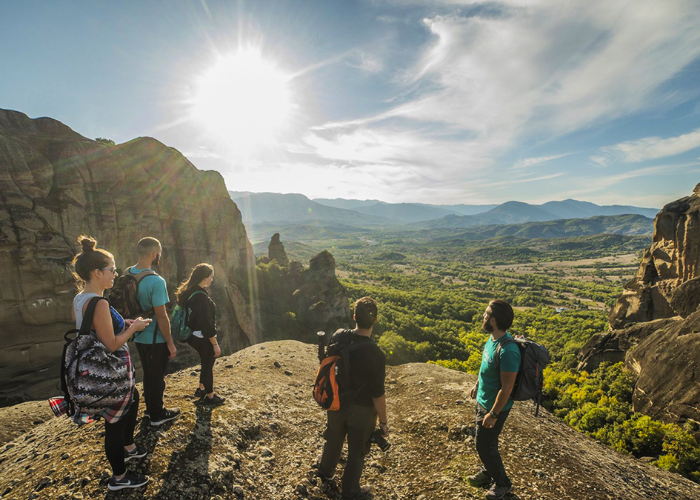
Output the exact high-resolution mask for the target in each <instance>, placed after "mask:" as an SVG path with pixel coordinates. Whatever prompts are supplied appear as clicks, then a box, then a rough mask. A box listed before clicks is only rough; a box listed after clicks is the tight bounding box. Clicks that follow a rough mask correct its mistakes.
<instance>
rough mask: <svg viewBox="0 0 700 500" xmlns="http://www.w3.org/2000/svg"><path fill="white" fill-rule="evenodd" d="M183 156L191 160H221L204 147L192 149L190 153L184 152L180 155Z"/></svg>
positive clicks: (217, 155) (218, 155)
mask: <svg viewBox="0 0 700 500" xmlns="http://www.w3.org/2000/svg"><path fill="white" fill-rule="evenodd" d="M182 155H183V156H185V157H187V158H189V159H192V158H217V159H219V158H221V155H220V154H218V153H215V152H214V151H210V150H208V149H207V148H205V147H204V146H200V147H199V148H197V149H194V150H192V151H185V152H184V153H182Z"/></svg>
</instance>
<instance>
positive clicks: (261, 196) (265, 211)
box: [233, 193, 391, 226]
mask: <svg viewBox="0 0 700 500" xmlns="http://www.w3.org/2000/svg"><path fill="white" fill-rule="evenodd" d="M233 201H234V202H235V203H236V205H238V208H239V210H240V211H241V214H242V215H243V222H244V223H245V224H246V226H247V225H249V224H252V223H261V222H281V221H285V222H290V223H300V222H301V223H308V222H314V221H319V222H327V223H334V224H347V225H350V226H377V225H383V224H390V223H391V221H389V220H387V219H380V218H378V217H372V216H371V215H365V214H361V213H359V212H353V211H352V210H344V209H342V208H334V207H328V206H326V205H321V204H320V203H316V202H315V201H311V200H310V199H308V198H307V197H306V196H304V195H303V194H279V193H249V194H247V195H244V196H242V197H239V198H235V199H234V200H233Z"/></svg>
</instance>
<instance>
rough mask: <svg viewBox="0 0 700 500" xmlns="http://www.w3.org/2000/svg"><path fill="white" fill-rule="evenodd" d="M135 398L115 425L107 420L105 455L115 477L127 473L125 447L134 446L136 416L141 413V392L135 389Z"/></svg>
mask: <svg viewBox="0 0 700 500" xmlns="http://www.w3.org/2000/svg"><path fill="white" fill-rule="evenodd" d="M133 398H134V399H133V402H132V403H131V406H130V407H129V411H128V412H126V415H123V416H122V418H120V419H119V420H118V421H117V422H115V423H113V424H110V423H109V422H107V421H106V420H105V454H106V455H107V460H109V465H111V466H112V474H114V475H115V476H121V475H122V474H124V473H125V472H126V465H124V447H125V446H130V445H132V444H134V429H135V428H136V415H137V414H138V412H139V391H137V390H136V389H134V396H133Z"/></svg>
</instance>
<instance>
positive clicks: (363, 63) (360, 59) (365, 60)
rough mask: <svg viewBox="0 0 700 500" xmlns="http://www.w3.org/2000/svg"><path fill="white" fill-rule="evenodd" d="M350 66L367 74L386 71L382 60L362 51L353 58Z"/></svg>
mask: <svg viewBox="0 0 700 500" xmlns="http://www.w3.org/2000/svg"><path fill="white" fill-rule="evenodd" d="M348 64H349V65H350V66H352V67H353V68H357V69H359V70H361V71H364V72H366V73H379V72H380V71H382V70H383V69H384V64H383V63H382V61H381V59H379V58H378V57H376V56H373V55H370V54H368V53H366V52H362V51H357V53H356V54H355V57H354V58H351V59H350V60H349V61H348Z"/></svg>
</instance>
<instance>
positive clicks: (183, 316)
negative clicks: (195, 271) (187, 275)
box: [170, 290, 204, 342]
mask: <svg viewBox="0 0 700 500" xmlns="http://www.w3.org/2000/svg"><path fill="white" fill-rule="evenodd" d="M198 293H204V292H203V291H201V290H197V291H196V292H194V293H193V294H192V295H190V297H189V298H188V299H187V301H186V302H185V305H184V307H180V306H179V305H177V306H175V309H173V313H172V314H171V315H170V334H171V335H172V336H173V340H177V341H178V342H186V341H187V339H188V338H190V337H191V336H192V329H191V328H190V327H189V326H187V325H186V324H185V322H186V321H187V302H189V301H190V299H191V298H192V297H194V296H195V295H197V294H198Z"/></svg>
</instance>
